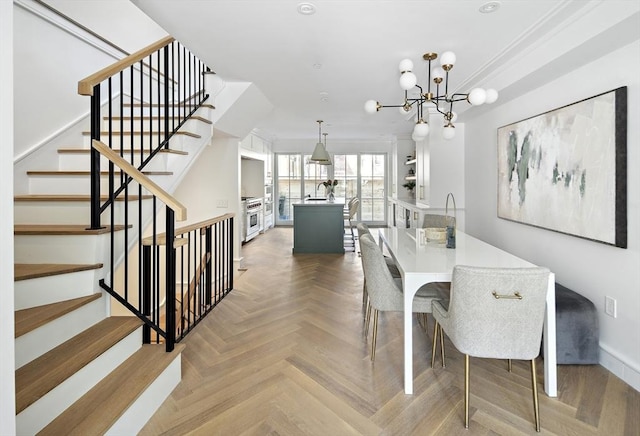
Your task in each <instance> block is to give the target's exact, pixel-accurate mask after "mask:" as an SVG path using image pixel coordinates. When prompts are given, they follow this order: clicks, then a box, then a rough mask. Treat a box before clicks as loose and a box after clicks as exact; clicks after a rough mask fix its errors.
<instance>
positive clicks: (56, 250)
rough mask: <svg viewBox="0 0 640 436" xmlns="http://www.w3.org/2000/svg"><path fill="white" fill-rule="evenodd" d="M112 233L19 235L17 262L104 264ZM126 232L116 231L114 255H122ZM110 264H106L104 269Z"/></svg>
mask: <svg viewBox="0 0 640 436" xmlns="http://www.w3.org/2000/svg"><path fill="white" fill-rule="evenodd" d="M109 237H110V236H109V234H102V235H16V236H15V239H14V242H15V247H14V257H15V262H16V263H105V262H104V260H105V259H108V257H107V250H109V244H110V241H109ZM123 239H124V232H116V237H115V241H114V244H115V247H114V249H115V252H116V253H122V249H123ZM106 265H107V264H106V263H105V266H106Z"/></svg>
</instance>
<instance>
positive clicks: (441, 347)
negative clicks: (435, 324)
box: [439, 326, 447, 368]
mask: <svg viewBox="0 0 640 436" xmlns="http://www.w3.org/2000/svg"><path fill="white" fill-rule="evenodd" d="M439 330H440V355H441V357H442V367H443V368H446V367H447V365H445V363H444V332H443V331H442V326H440V328H439Z"/></svg>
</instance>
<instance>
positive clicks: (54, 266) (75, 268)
mask: <svg viewBox="0 0 640 436" xmlns="http://www.w3.org/2000/svg"><path fill="white" fill-rule="evenodd" d="M102 266H103V265H102V264H101V263H94V264H65V263H16V264H15V265H13V279H14V281H16V282H19V281H21V280H29V279H37V278H40V277H50V276H55V275H60V274H70V273H74V272H80V271H88V270H92V269H100V268H102Z"/></svg>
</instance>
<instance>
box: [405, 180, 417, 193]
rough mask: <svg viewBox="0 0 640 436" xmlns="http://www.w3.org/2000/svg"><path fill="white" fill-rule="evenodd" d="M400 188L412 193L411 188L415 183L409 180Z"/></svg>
mask: <svg viewBox="0 0 640 436" xmlns="http://www.w3.org/2000/svg"><path fill="white" fill-rule="evenodd" d="M402 187H403V188H407V189H408V190H409V191H413V188H415V187H416V182H414V181H413V180H409V181H407V182H406V183H405V184H404V185H402Z"/></svg>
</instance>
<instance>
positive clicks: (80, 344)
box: [16, 316, 142, 434]
mask: <svg viewBox="0 0 640 436" xmlns="http://www.w3.org/2000/svg"><path fill="white" fill-rule="evenodd" d="M141 325H142V321H140V320H139V319H138V318H135V317H130V316H113V317H110V318H106V319H104V320H102V321H100V322H99V323H97V324H95V325H94V326H92V327H90V328H88V329H87V330H85V331H83V332H82V333H80V334H78V335H76V336H74V337H73V338H71V339H69V340H68V341H66V342H64V343H62V344H60V345H58V346H57V347H55V348H54V349H52V350H50V351H49V352H47V353H45V354H43V355H42V356H40V357H38V358H36V359H35V360H33V361H31V362H29V363H27V364H26V365H24V366H23V367H21V368H18V369H17V370H16V414H17V413H20V412H22V411H23V410H24V409H26V408H27V407H29V406H30V405H31V404H33V403H34V402H36V401H37V400H39V399H40V398H42V397H43V396H44V395H46V394H47V393H48V392H50V391H51V390H52V389H53V388H55V387H56V386H58V385H60V384H61V383H62V382H64V381H65V380H66V379H68V378H69V377H71V376H72V375H73V374H75V373H76V372H78V371H79V370H80V369H82V368H84V367H85V366H86V365H87V364H89V363H90V362H91V361H93V360H94V359H95V358H97V357H98V356H100V355H101V354H102V353H104V352H105V351H107V350H108V349H109V348H111V347H112V346H113V345H115V344H116V343H118V342H119V341H120V340H122V339H123V338H125V337H126V336H128V335H129V334H130V333H131V332H133V331H135V330H136V329H137V328H138V327H140V326H141ZM125 390H126V389H125ZM98 404H99V403H96V404H95V405H94V407H96V406H98ZM63 433H66V432H63ZM61 434H62V433H61Z"/></svg>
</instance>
